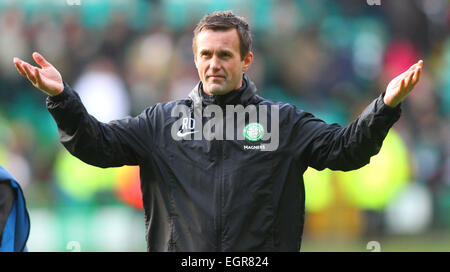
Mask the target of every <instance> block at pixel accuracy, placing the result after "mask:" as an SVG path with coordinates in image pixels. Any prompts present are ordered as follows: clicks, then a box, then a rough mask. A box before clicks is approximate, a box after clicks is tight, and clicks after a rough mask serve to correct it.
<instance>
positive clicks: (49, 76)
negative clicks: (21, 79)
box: [33, 66, 62, 93]
mask: <svg viewBox="0 0 450 272" xmlns="http://www.w3.org/2000/svg"><path fill="white" fill-rule="evenodd" d="M39 73H40V75H41V79H42V82H43V83H44V84H43V86H44V88H45V90H44V91H45V92H47V93H49V92H56V91H57V90H58V88H59V86H61V84H62V77H61V74H60V73H59V72H58V70H56V68H55V67H53V66H50V67H47V68H43V69H39ZM33 85H34V84H33ZM36 87H37V86H36Z"/></svg>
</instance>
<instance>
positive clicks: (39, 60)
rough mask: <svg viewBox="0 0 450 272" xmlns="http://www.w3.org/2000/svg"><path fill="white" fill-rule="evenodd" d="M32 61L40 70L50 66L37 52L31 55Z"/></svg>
mask: <svg viewBox="0 0 450 272" xmlns="http://www.w3.org/2000/svg"><path fill="white" fill-rule="evenodd" d="M33 59H34V61H35V62H36V63H37V64H39V65H40V66H41V67H42V68H46V67H49V66H51V64H50V63H49V62H48V61H47V60H46V59H44V57H43V56H42V55H41V54H39V53H38V52H34V53H33Z"/></svg>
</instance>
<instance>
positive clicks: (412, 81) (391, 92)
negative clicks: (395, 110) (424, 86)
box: [384, 60, 423, 107]
mask: <svg viewBox="0 0 450 272" xmlns="http://www.w3.org/2000/svg"><path fill="white" fill-rule="evenodd" d="M422 65H423V61H422V60H419V62H417V63H416V64H414V65H412V66H411V67H409V69H408V70H407V71H406V72H404V73H402V74H400V75H399V76H397V77H396V78H394V79H393V80H391V82H389V84H388V86H387V88H386V93H385V95H384V104H386V105H388V106H390V107H396V106H397V105H398V104H399V103H400V102H401V101H402V100H403V99H404V98H405V97H406V96H407V95H408V94H409V93H410V92H411V91H412V89H413V88H414V86H415V85H416V84H417V82H419V78H420V72H421V71H422Z"/></svg>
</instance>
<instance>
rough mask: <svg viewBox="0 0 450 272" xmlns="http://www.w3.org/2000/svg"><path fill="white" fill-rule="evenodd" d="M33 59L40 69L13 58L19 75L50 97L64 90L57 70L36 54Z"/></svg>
mask: <svg viewBox="0 0 450 272" xmlns="http://www.w3.org/2000/svg"><path fill="white" fill-rule="evenodd" d="M33 59H34V60H35V61H36V63H37V64H39V65H40V66H41V68H38V67H36V66H33V65H31V64H29V63H27V62H25V61H22V60H20V59H18V58H14V64H15V65H16V68H17V70H18V71H19V73H20V74H21V75H22V76H24V77H26V78H27V79H28V80H29V81H30V82H31V83H32V84H33V86H34V87H36V88H38V89H40V90H41V91H43V92H45V93H46V94H48V95H50V96H54V95H57V94H59V93H61V92H62V91H63V89H64V84H63V80H62V77H61V74H60V73H59V72H58V70H56V68H55V67H54V66H53V65H51V64H50V63H49V62H47V61H46V60H45V59H44V57H42V56H41V55H40V54H38V53H33Z"/></svg>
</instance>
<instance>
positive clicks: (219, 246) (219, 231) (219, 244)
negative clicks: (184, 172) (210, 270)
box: [217, 140, 224, 252]
mask: <svg viewBox="0 0 450 272" xmlns="http://www.w3.org/2000/svg"><path fill="white" fill-rule="evenodd" d="M218 142H219V144H220V147H219V159H220V160H219V163H220V167H219V184H218V186H219V195H218V199H219V205H218V213H217V217H218V229H217V251H219V252H220V251H222V203H223V200H222V198H223V162H224V159H223V141H220V140H219V141H218Z"/></svg>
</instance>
